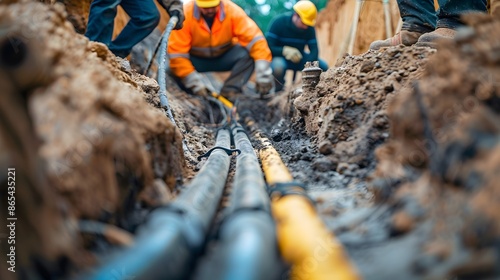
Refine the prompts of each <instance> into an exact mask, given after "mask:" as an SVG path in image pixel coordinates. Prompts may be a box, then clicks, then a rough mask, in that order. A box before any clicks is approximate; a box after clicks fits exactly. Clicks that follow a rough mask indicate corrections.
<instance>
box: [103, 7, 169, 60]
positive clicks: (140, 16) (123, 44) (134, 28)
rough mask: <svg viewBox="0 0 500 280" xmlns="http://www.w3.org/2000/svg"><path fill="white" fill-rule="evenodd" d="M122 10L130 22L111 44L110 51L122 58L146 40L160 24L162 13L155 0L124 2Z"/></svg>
mask: <svg viewBox="0 0 500 280" xmlns="http://www.w3.org/2000/svg"><path fill="white" fill-rule="evenodd" d="M120 5H121V6H122V8H123V9H124V10H125V12H127V14H128V15H129V16H130V20H129V22H128V23H127V25H126V26H125V28H123V30H122V32H120V34H119V35H118V36H117V37H116V38H115V39H114V40H113V41H112V42H111V44H110V45H109V49H110V50H111V51H112V52H113V53H114V54H116V55H117V56H120V57H126V56H127V55H129V54H130V51H131V50H132V48H133V47H134V46H135V45H136V44H137V43H139V42H140V41H142V39H144V38H146V37H147V36H148V35H149V34H150V33H151V32H152V31H153V30H154V29H155V28H156V26H157V25H158V23H159V22H160V13H159V12H158V9H157V8H156V5H155V3H154V2H153V0H143V1H137V0H122V2H121V4H120Z"/></svg>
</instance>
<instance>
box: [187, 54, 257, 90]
mask: <svg viewBox="0 0 500 280" xmlns="http://www.w3.org/2000/svg"><path fill="white" fill-rule="evenodd" d="M191 62H192V63H193V66H194V68H196V70H197V71H198V72H222V71H231V75H230V76H229V78H227V80H226V81H225V82H224V85H223V86H222V89H221V93H230V92H233V93H241V92H242V88H243V86H244V85H245V84H246V83H247V82H248V80H249V79H250V76H251V75H252V73H253V69H254V62H253V59H252V58H251V57H250V54H249V53H248V51H247V49H245V48H243V47H242V46H239V45H236V46H234V47H232V48H231V49H230V50H229V51H227V52H226V53H224V54H223V55H221V56H219V57H216V58H200V57H195V56H191Z"/></svg>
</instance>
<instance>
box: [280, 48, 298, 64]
mask: <svg viewBox="0 0 500 280" xmlns="http://www.w3.org/2000/svg"><path fill="white" fill-rule="evenodd" d="M283 56H284V57H285V59H286V60H290V61H292V62H293V63H299V62H300V60H301V59H302V53H300V51H299V50H298V49H296V48H294V47H290V46H284V47H283Z"/></svg>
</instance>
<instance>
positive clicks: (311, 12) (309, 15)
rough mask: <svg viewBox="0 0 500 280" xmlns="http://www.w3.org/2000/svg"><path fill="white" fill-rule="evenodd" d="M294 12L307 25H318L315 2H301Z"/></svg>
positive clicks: (303, 0)
mask: <svg viewBox="0 0 500 280" xmlns="http://www.w3.org/2000/svg"><path fill="white" fill-rule="evenodd" d="M196 1H199V0H196ZM293 10H294V11H295V12H296V13H297V14H298V15H299V17H300V20H301V21H302V23H304V24H305V25H308V26H314V24H315V23H316V15H317V14H318V10H316V6H314V3H313V2H311V1H308V0H302V1H299V2H297V3H295V5H293Z"/></svg>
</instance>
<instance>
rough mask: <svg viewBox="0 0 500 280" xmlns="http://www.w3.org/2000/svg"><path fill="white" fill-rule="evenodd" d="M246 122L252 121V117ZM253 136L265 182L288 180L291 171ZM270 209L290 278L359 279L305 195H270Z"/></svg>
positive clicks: (266, 141)
mask: <svg viewBox="0 0 500 280" xmlns="http://www.w3.org/2000/svg"><path fill="white" fill-rule="evenodd" d="M247 125H249V126H251V125H253V121H249V122H247ZM254 136H255V137H256V139H258V140H259V141H260V147H259V149H260V150H259V157H260V159H261V162H262V168H263V170H264V174H265V177H266V181H267V183H268V184H269V185H273V184H276V183H290V182H292V181H293V177H292V175H291V174H290V172H289V171H288V169H287V168H286V166H285V164H284V163H283V161H282V160H281V158H280V156H279V154H278V152H277V151H276V150H275V149H274V148H273V146H272V144H271V142H270V141H269V139H267V138H266V137H264V136H262V134H261V133H259V132H255V133H254ZM297 188H300V187H299V186H297ZM271 209H272V213H273V216H274V219H275V220H276V227H277V229H276V230H277V238H278V245H279V248H280V251H281V254H282V256H283V258H284V259H285V261H287V262H288V263H290V264H291V265H292V269H291V275H290V279H300V280H305V279H308V280H309V279H310V280H322V279H324V280H357V279H360V277H359V275H358V273H357V271H356V269H355V268H354V266H353V265H352V264H351V263H350V261H349V259H348V257H347V255H346V254H345V252H344V249H343V247H342V245H341V244H340V243H339V242H338V241H336V239H335V236H334V235H333V234H332V233H330V232H329V231H328V230H327V228H326V227H325V226H324V224H323V222H322V221H321V219H320V218H319V217H318V215H317V213H316V210H315V208H314V205H313V204H312V203H311V201H309V199H307V198H306V197H304V196H302V195H296V194H289V195H286V196H273V197H272V198H271Z"/></svg>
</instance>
